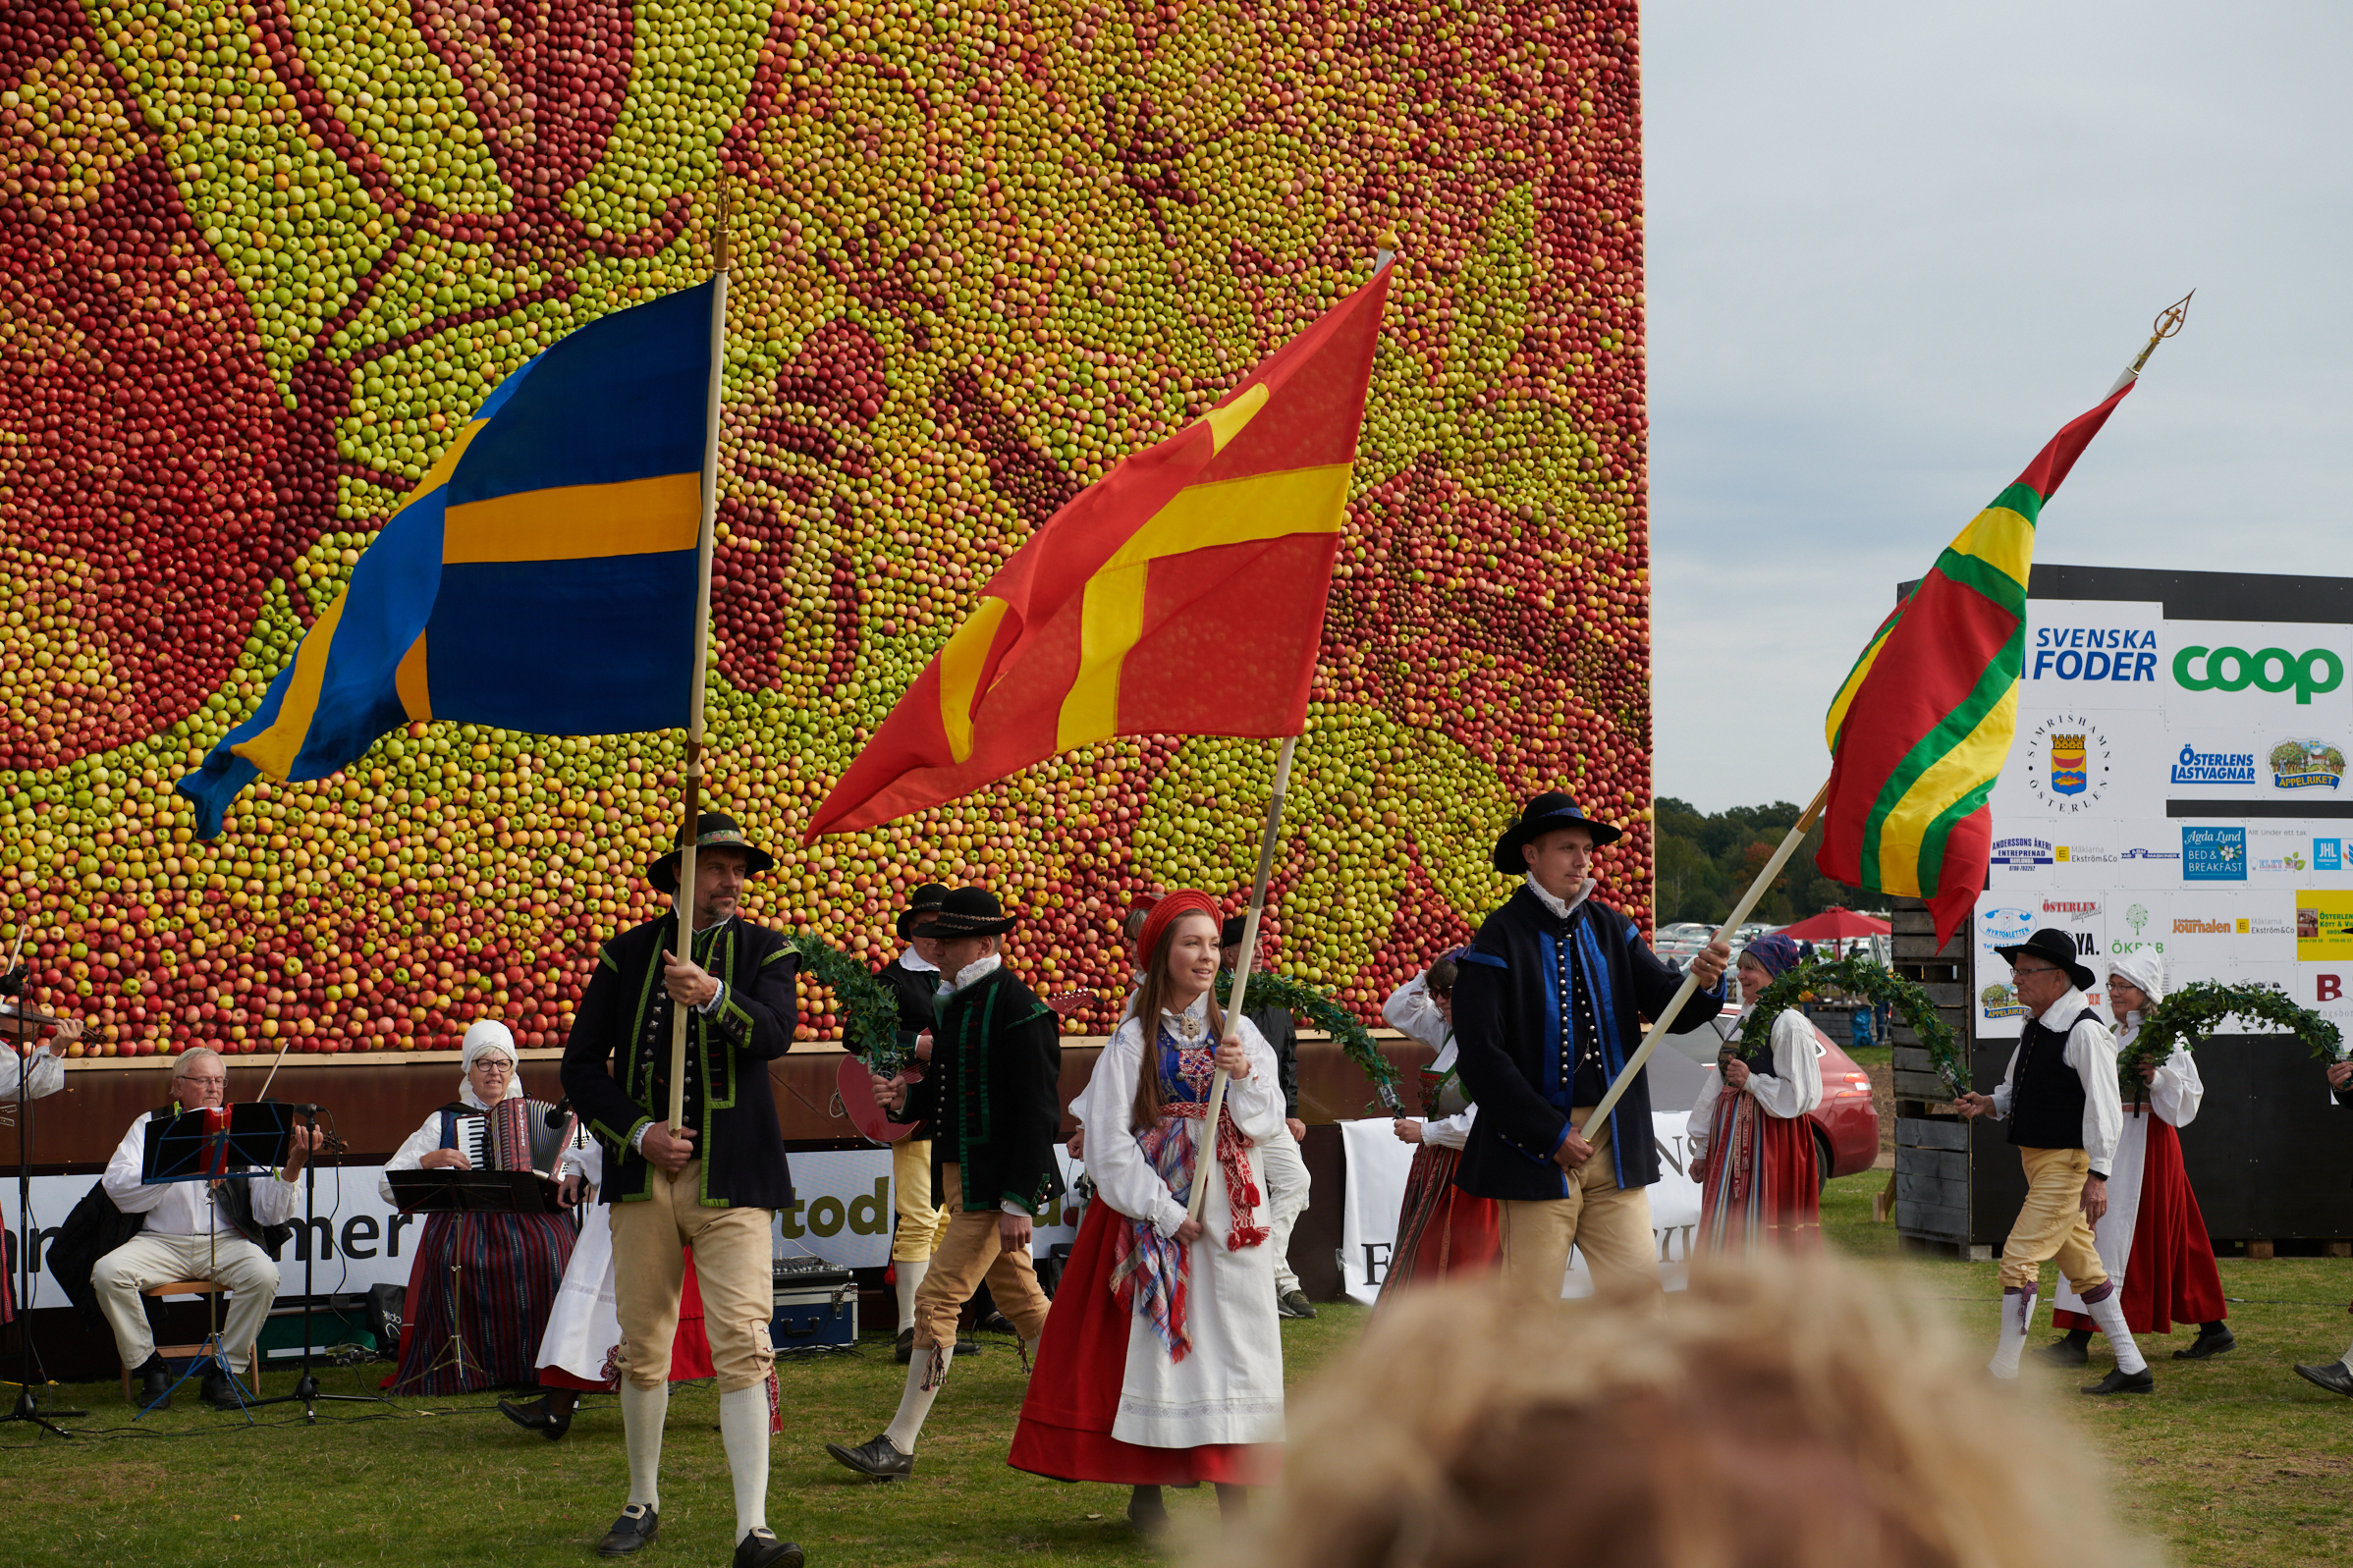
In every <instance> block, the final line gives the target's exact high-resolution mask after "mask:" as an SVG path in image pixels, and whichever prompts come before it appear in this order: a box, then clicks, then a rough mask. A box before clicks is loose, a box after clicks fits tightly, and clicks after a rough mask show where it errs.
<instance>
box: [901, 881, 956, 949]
mask: <svg viewBox="0 0 2353 1568" xmlns="http://www.w3.org/2000/svg"><path fill="white" fill-rule="evenodd" d="M947 896H948V889H947V886H946V885H945V884H943V883H937V882H927V883H925V884H923V886H921V887H920V888H917V889H916V890H915V891H914V892H910V893H908V894H907V895H906V907H905V908H904V909H902V910H900V911H899V924H898V927H897V930H898V932H899V940H900V941H901V942H904V941H906V939H907V938H909V937H911V936H913V935H914V934H915V928H916V927H917V926H922V925H929V924H931V922H930V920H929V919H928V918H926V917H927V916H931V915H936V914H938V913H939V912H940V900H941V899H943V898H945V897H947Z"/></svg>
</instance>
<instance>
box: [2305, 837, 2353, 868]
mask: <svg viewBox="0 0 2353 1568" xmlns="http://www.w3.org/2000/svg"><path fill="white" fill-rule="evenodd" d="M2312 869H2313V870H2315V871H2342V870H2344V869H2345V841H2344V840H2343V839H2342V838H2315V839H2314V840H2313V841H2312Z"/></svg>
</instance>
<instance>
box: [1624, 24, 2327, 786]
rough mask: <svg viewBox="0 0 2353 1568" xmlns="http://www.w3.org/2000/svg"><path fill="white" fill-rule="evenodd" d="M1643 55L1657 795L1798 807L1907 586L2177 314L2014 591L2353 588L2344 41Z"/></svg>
mask: <svg viewBox="0 0 2353 1568" xmlns="http://www.w3.org/2000/svg"><path fill="white" fill-rule="evenodd" d="M1643 31H1644V81H1645V92H1646V102H1645V133H1646V136H1647V140H1648V158H1649V234H1650V280H1649V287H1650V366H1651V429H1652V466H1651V485H1652V490H1651V496H1652V517H1653V519H1654V521H1653V539H1652V548H1653V551H1654V567H1653V570H1654V574H1655V578H1656V587H1655V596H1656V598H1655V628H1656V637H1657V646H1656V648H1655V649H1654V652H1653V660H1654V697H1655V710H1656V716H1657V746H1658V755H1657V770H1656V784H1657V788H1658V791H1659V793H1661V794H1665V795H1679V796H1681V797H1682V798H1684V799H1686V800H1689V801H1691V802H1693V803H1694V804H1696V805H1698V806H1699V807H1701V808H1702V809H1703V810H1716V809H1720V808H1722V807H1724V806H1731V805H1742V804H1753V803H1759V802H1763V801H1767V800H1773V799H1788V800H1795V801H1803V800H1805V799H1807V798H1808V797H1809V796H1810V795H1811V794H1812V793H1813V791H1814V789H1815V788H1816V787H1818V786H1819V785H1820V784H1821V783H1822V781H1823V780H1824V779H1825V778H1826V777H1828V774H1829V755H1828V753H1827V751H1826V750H1825V749H1824V747H1823V743H1822V715H1823V710H1824V709H1825V708H1826V707H1827V706H1828V704H1829V702H1830V698H1831V695H1832V693H1833V690H1834V689H1835V687H1836V685H1837V682H1838V681H1839V680H1840V679H1841V678H1842V677H1843V676H1845V674H1846V671H1847V669H1848V667H1849V666H1850V665H1851V664H1852V663H1853V661H1854V657H1855V655H1856V654H1857V653H1858V652H1859V651H1860V650H1861V647H1862V644H1863V640H1864V638H1865V637H1867V636H1868V635H1869V633H1870V631H1871V628H1872V627H1873V626H1874V625H1875V624H1877V622H1878V621H1879V619H1880V618H1881V617H1882V616H1883V615H1885V614H1886V613H1887V610H1888V606H1889V605H1890V604H1891V603H1892V602H1893V594H1894V585H1895V583H1896V582H1897V581H1898V580H1901V579H1903V578H1908V577H1912V576H1917V575H1918V574H1919V573H1920V572H1921V571H1922V570H1923V569H1924V568H1927V567H1928V566H1929V565H1930V564H1931V563H1932V562H1933V561H1934V560H1935V558H1936V555H1937V553H1938V551H1940V550H1942V549H1943V547H1944V545H1945V544H1946V543H1948V542H1949V541H1950V540H1951V538H1952V536H1953V535H1954V534H1956V533H1958V532H1959V531H1960V529H1961V527H1962V525H1963V524H1964V523H1966V522H1967V521H1968V520H1969V518H1970V517H1971V516H1972V515H1973V514H1975V513H1976V512H1977V511H1978V510H1979V509H1981V508H1982V507H1983V506H1984V505H1985V504H1986V502H1988V501H1990V500H1991V499H1993V497H1994V495H1995V494H1996V492H1997V491H1998V490H1999V489H2000V488H2001V487H2002V486H2003V485H2004V484H2006V483H2008V482H2009V480H2010V479H2012V478H2013V477H2015V476H2016V474H2017V472H2018V470H2019V469H2021V468H2023V467H2024V466H2025V465H2026V462H2027V460H2029V459H2030V458H2032V457H2033V455H2034V454H2035V452H2036V451H2037V449H2039V448H2040V447H2041V446H2042V444H2043V443H2044V442H2045V441H2047V440H2049V439H2050V437H2051V436H2052V433H2054V432H2055V431H2056V430H2057V429H2058V427H2059V426H2060V425H2061V424H2063V423H2065V422H2066V421H2067V420H2068V419H2070V418H2072V417H2073V416H2074V415H2076V414H2078V413H2080V412H2082V411H2083V410H2084V409H2086V408H2088V407H2090V406H2093V405H2094V404H2095V403H2097V402H2098V401H2099V400H2100V397H2101V395H2102V393H2104V392H2105V391H2106V390H2107V386H2108V384H2109V383H2110V382H2111V381H2113V380H2114V378H2115V376H2116V373H2117V372H2118V371H2119V370H2121V369H2122V368H2123V366H2124V365H2125V364H2126V363H2127V362H2128V361H2129V360H2130V358H2131V356H2132V355H2133V354H2134V353H2135V352H2137V351H2139V349H2140V347H2141V345H2142V344H2143V343H2144V342H2145V341H2146V340H2147V337H2148V332H2149V323H2150V319H2151V317H2153V316H2154V315H2156V314H2157V312H2158V311H2159V309H2160V308H2161V307H2162V306H2163V305H2165V304H2166V303H2168V302H2169V301H2171V300H2173V299H2174V298H2176V297H2179V296H2180V295H2182V294H2183V293H2185V292H2186V291H2187V290H2189V289H2190V288H2191V287H2192V286H2195V287H2196V288H2197V290H2198V297H2197V300H2196V302H2195V304H2194V305H2193V307H2192V310H2191V315H2190V320H2189V325H2188V327H2187V329H2186V330H2185V331H2184V332H2183V334H2182V335H2181V336H2180V337H2178V338H2176V339H2174V340H2172V341H2171V342H2169V343H2167V344H2166V345H2165V346H2164V347H2163V348H2162V349H2161V350H2160V351H2158V354H2157V357H2156V358H2155V359H2154V360H2153V361H2151V364H2150V367H2149V369H2148V370H2147V371H2146V372H2145V373H2144V374H2143V376H2142V378H2141V385H2140V387H2139V389H2138V390H2136V391H2135V392H2134V393H2133V395H2132V396H2131V397H2130V398H2128V399H2126V400H2125V402H2124V405H2123V406H2122V407H2120V408H2119V409H2118V410H2117V412H2116V415H2115V417H2114V418H2113V419H2111V420H2110V421H2109V422H2108V425H2107V429H2106V430H2105V431H2104V432H2103V433H2102V434H2101V436H2100V439H2099V440H2098V441H2096V442H2095V443H2094V444H2093V446H2092V448H2091V451H2090V452H2089V453H2088V454H2087V455H2086V456H2085V458H2084V460H2082V461H2081V462H2080V463H2078V464H2077V465H2076V468H2075V471H2074V473H2073V474H2072V475H2071V476H2070V477H2069V478H2068V480H2067V483H2066V486H2065V488H2064V489H2063V490H2061V491H2060V492H2059V494H2058V496H2057V498H2056V499H2055V500H2054V501H2053V502H2052V504H2051V505H2050V506H2049V507H2048V508H2046V509H2045V511H2044V514H2043V521H2042V527H2041V530H2040V535H2041V537H2040V540H2039V542H2038V545H2037V551H2036V557H2037V559H2038V560H2040V561H2052V562H2064V563H2068V564H2080V565H2112V566H2140V567H2160V568H2189V569H2197V568H2210V569H2216V568H2222V569H2235V570H2244V571H2276V572H2317V573H2324V574H2328V575H2347V574H2353V533H2349V532H2348V529H2347V526H2346V524H2347V520H2348V519H2347V515H2346V514H2347V510H2348V506H2349V504H2353V255H2349V254H2348V252H2349V250H2353V200H2349V199H2348V198H2349V197H2353V189H2348V187H2349V186H2353V178H2349V177H2348V165H2349V163H2353V93H2348V92H2347V90H2346V87H2345V72H2346V69H2347V67H2348V63H2349V62H2353V6H2347V5H2342V4H2334V3H2329V4H2295V5H2288V4H2271V5H2244V6H2211V5H2210V6H2187V5H2174V4H2155V3H2150V0H2141V3H2137V4H2132V5H2090V4H2065V3H2060V4H2053V3H2052V0H2044V3H2041V4H2036V5H2012V4H1991V3H1987V0H1978V3H1977V4H1974V5H1971V6H1966V7H1938V8H1934V9H1931V8H1928V7H1916V6H1890V5H1888V4H1886V3H1885V0H1879V3H1876V4H1831V3H1823V0H1795V3H1786V4H1780V5H1774V6H1756V5H1733V4H1725V3H1721V0H1712V3H1705V4H1701V3H1695V0H1660V3H1656V4H1653V5H1650V6H1648V7H1646V8H1645V10H1644V13H1643Z"/></svg>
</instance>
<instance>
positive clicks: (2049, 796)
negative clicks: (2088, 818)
mask: <svg viewBox="0 0 2353 1568" xmlns="http://www.w3.org/2000/svg"><path fill="white" fill-rule="evenodd" d="M2025 749H2026V788H2027V792H2028V793H2029V794H2031V795H2033V796H2034V797H2035V801H2036V803H2037V804H2039V805H2040V806H2041V807H2042V808H2043V809H2044V810H2045V811H2048V812H2052V813H2053V814H2055V815H2061V816H2063V815H2066V814H2068V813H2071V812H2077V811H2084V810H2088V809H2090V808H2091V807H2092V806H2095V805H2097V804H2099V802H2100V798H2101V796H2103V795H2104V794H2106V793H2107V781H2108V740H2107V735H2106V734H2105V733H2103V732H2102V730H2101V729H2100V727H2099V726H2098V725H2095V724H2093V723H2092V722H2091V721H2090V720H2089V719H2086V718H2085V717H2084V716H2083V715H2081V714H2076V713H2066V714H2054V715H2052V716H2051V717H2049V718H2046V719H2045V720H2043V721H2042V722H2041V723H2040V724H2038V725H2036V726H2035V728H2034V729H2033V730H2029V731H2028V732H2027V735H2026V737H2025ZM2062 858H2064V857H2063V856H2062Z"/></svg>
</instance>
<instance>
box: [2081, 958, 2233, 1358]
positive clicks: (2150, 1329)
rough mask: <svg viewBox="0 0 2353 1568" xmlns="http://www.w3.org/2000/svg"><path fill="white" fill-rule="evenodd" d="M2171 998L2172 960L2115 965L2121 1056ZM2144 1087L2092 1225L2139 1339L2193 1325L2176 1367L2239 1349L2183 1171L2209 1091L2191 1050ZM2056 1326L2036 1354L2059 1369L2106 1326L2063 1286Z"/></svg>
mask: <svg viewBox="0 0 2353 1568" xmlns="http://www.w3.org/2000/svg"><path fill="white" fill-rule="evenodd" d="M2164 994H2165V969H2164V960H2163V959H2162V958H2160V957H2158V956H2157V954H2155V953H2153V952H2136V953H2130V954H2127V955H2126V956H2124V957H2122V958H2115V959H2111V960H2109V963H2108V966H2107V1006H2108V1011H2109V1012H2110V1013H2112V1014H2114V1016H2115V1017H2116V1019H2117V1021H2118V1027H2117V1030H2116V1051H2117V1053H2118V1054H2119V1055H2120V1054H2123V1053H2124V1052H2125V1051H2128V1050H2130V1049H2131V1047H2132V1041H2133V1037H2134V1036H2135V1035H2137V1034H2139V1033H2140V1032H2141V1020H2142V1019H2143V1018H2145V1017H2146V1016H2148V1013H2149V1011H2150V1009H2151V1008H2153V1007H2155V1006H2156V1005H2157V1004H2158V1001H2159V1000H2161V998H2162V997H2163V996H2164ZM2141 1085H2142V1087H2141V1088H2140V1089H2139V1090H2137V1091H2134V1092H2132V1093H2129V1094H2128V1095H2127V1096H2126V1098H2125V1101H2124V1131H2123V1133H2122V1135H2121V1136H2119V1137H2118V1138H2117V1140H2116V1162H2115V1164H2114V1165H2113V1166H2112V1167H2111V1168H2110V1169H2109V1171H2108V1178H2107V1199H2108V1202H2107V1214H2105V1215H2103V1216H2101V1217H2100V1222H2099V1223H2098V1224H2096V1225H2094V1226H2093V1227H2092V1242H2093V1245H2094V1246H2096V1247H2097V1248H2098V1249H2099V1251H2100V1262H2101V1264H2102V1266H2103V1267H2104V1268H2106V1269H2107V1272H2108V1277H2109V1278H2111V1279H2120V1280H2122V1281H2123V1286H2122V1295H2121V1299H2122V1301H2123V1304H2124V1325H2125V1326H2126V1327H2128V1328H2130V1329H2131V1330H2132V1331H2133V1332H2134V1333H2136V1334H2162V1333H2170V1332H2172V1331H2173V1325H2174V1324H2176V1323H2194V1324H2196V1325H2198V1337H2197V1339H2196V1340H2195V1341H2194V1342H2193V1343H2191V1344H2190V1345H2189V1346H2188V1347H2187V1348H2185V1349H2181V1350H2176V1351H2174V1352H2173V1359H2174V1360H2176V1361H2203V1360H2205V1359H2206V1358H2207V1357H2209V1356H2216V1355H2220V1354H2221V1353H2222V1352H2223V1351H2225V1350H2229V1349H2231V1348H2232V1347H2234V1346H2235V1345H2237V1343H2238V1338H2237V1336H2236V1335H2234V1334H2232V1333H2231V1331H2230V1325H2228V1324H2227V1323H2224V1322H2223V1319H2224V1318H2226V1317H2228V1316H2229V1308H2227V1307H2225V1306H2224V1305H2223V1303H2222V1276H2221V1274H2220V1273H2219V1272H2218V1271H2216V1268H2215V1244H2214V1242H2213V1240H2212V1239H2210V1238H2209V1237H2208V1236H2207V1234H2206V1217H2205V1216H2204V1215H2202V1214H2200V1213H2199V1212H2198V1195H2197V1194H2196V1193H2194V1192H2192V1191H2191V1190H2190V1178H2189V1173H2188V1172H2187V1171H2186V1170H2184V1169H2183V1168H2182V1163H2181V1137H2180V1134H2179V1133H2178V1132H2176V1131H2175V1129H2176V1128H2180V1127H2186V1126H2188V1125H2189V1124H2190V1123H2191V1122H2192V1121H2194V1120H2196V1119H2197V1115H2198V1105H2199V1102H2200V1101H2202V1100H2203V1099H2205V1097H2206V1085H2205V1084H2204V1083H2202V1082H2200V1081H2199V1078H2198V1064H2197V1062H2196V1061H2194V1060H2192V1059H2191V1057H2190V1054H2189V1051H2188V1050H2187V1048H2185V1047H2176V1048H2174V1051H2173V1054H2172V1055H2171V1056H2169V1057H2168V1058H2166V1060H2165V1061H2163V1062H2162V1063H2159V1062H2144V1063H2143V1064H2142V1066H2141ZM2051 1321H2052V1324H2053V1325H2056V1326H2057V1327H2060V1328H2064V1329H2066V1330H2067V1333H2066V1337H2065V1338H2063V1339H2060V1340H2057V1341H2056V1342H2054V1343H2052V1344H2049V1345H2045V1346H2044V1347H2043V1348H2042V1349H2041V1350H2038V1351H2036V1352H2035V1354H2036V1355H2037V1356H2039V1357H2040V1358H2042V1359H2043V1360H2044V1361H2047V1362H2049V1363H2051V1364H2052V1366H2054V1367H2080V1366H2082V1365H2083V1364H2084V1363H2085V1362H2086V1361H2087V1360H2089V1359H2090V1357H2091V1342H2092V1334H2093V1331H2094V1330H2095V1329H2097V1328H2098V1327H2099V1325H2097V1324H2095V1323H2094V1322H2093V1321H2092V1319H2091V1315H2090V1314H2088V1313H2086V1312H2085V1311H2084V1310H2083V1303H2082V1301H2081V1300H2080V1299H2079V1298H2078V1297H2077V1296H2076V1294H2075V1292H2074V1291H2073V1290H2071V1289H2070V1288H2068V1285H2067V1282H2066V1280H2065V1279H2063V1278H2062V1279H2061V1280H2060V1281H2059V1290H2058V1296H2057V1298H2056V1299H2055V1300H2054V1301H2053V1302H2052V1314H2051Z"/></svg>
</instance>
